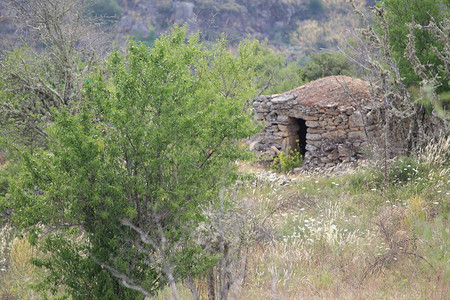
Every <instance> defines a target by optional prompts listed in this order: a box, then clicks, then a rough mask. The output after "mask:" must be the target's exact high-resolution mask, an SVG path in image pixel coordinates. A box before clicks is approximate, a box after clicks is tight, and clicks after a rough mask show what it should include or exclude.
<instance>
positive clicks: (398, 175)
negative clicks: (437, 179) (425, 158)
mask: <svg viewBox="0 0 450 300" xmlns="http://www.w3.org/2000/svg"><path fill="white" fill-rule="evenodd" d="M427 173H428V168H426V166H425V165H424V164H421V163H420V162H419V161H418V160H417V159H415V158H412V157H408V156H405V157H401V158H400V159H398V160H396V161H395V162H394V164H393V165H392V166H391V168H390V171H389V175H388V179H389V182H390V183H393V184H403V183H408V182H411V181H412V180H414V179H416V178H418V177H422V178H426V177H427Z"/></svg>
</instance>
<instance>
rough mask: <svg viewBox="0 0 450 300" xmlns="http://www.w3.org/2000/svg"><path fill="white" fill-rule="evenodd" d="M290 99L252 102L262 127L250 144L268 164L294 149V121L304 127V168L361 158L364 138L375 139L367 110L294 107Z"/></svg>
mask: <svg viewBox="0 0 450 300" xmlns="http://www.w3.org/2000/svg"><path fill="white" fill-rule="evenodd" d="M293 100H294V96H289V95H281V96H280V95H275V96H260V97H258V98H256V99H254V103H253V107H254V109H255V116H256V118H257V119H258V120H259V121H260V122H261V123H262V124H264V126H265V129H264V130H263V132H262V133H261V134H260V135H259V136H258V137H256V138H255V139H254V141H253V142H252V143H251V149H254V150H257V151H260V152H262V153H263V154H264V155H265V157H268V158H269V160H270V159H271V158H273V157H274V156H276V155H277V154H278V153H279V152H280V151H285V152H288V151H289V149H290V148H291V149H292V148H296V145H297V140H298V138H299V137H298V130H299V125H298V120H297V119H303V120H305V121H306V122H305V124H306V127H307V134H306V152H305V155H304V164H305V165H307V166H311V167H332V166H334V165H336V164H339V163H346V162H352V161H355V160H356V159H358V158H360V157H362V156H363V154H364V151H365V148H366V147H367V140H368V138H370V139H371V138H373V137H375V136H376V135H377V132H378V130H377V129H378V127H377V125H376V124H377V119H376V115H375V114H371V113H370V111H371V110H370V108H369V107H360V108H359V109H358V110H357V109H356V108H354V107H352V106H350V105H346V106H338V105H336V104H335V105H328V106H325V107H317V106H302V105H298V103H297V104H296V103H295V101H293Z"/></svg>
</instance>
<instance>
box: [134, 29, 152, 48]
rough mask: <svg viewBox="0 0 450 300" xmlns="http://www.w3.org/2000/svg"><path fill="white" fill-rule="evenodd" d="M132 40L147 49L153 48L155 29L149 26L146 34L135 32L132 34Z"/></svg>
mask: <svg viewBox="0 0 450 300" xmlns="http://www.w3.org/2000/svg"><path fill="white" fill-rule="evenodd" d="M133 38H134V40H136V41H138V42H142V43H143V44H144V45H146V46H148V47H153V45H154V44H155V40H156V38H157V34H156V30H155V27H153V26H152V25H151V24H149V25H148V32H147V33H144V32H142V31H137V32H135V33H134V36H133Z"/></svg>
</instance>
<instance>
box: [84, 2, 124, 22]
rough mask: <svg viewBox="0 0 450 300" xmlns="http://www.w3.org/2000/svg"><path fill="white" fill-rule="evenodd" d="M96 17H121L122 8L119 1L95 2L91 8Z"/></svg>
mask: <svg viewBox="0 0 450 300" xmlns="http://www.w3.org/2000/svg"><path fill="white" fill-rule="evenodd" d="M91 10H92V12H93V13H94V14H95V15H96V16H101V17H110V18H114V17H117V16H120V14H121V13H122V8H121V7H120V5H119V3H118V2H117V0H95V1H94V2H93V4H92V6H91Z"/></svg>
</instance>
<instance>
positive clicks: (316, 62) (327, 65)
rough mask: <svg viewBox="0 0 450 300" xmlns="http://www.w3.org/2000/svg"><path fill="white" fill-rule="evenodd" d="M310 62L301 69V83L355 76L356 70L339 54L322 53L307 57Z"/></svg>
mask: <svg viewBox="0 0 450 300" xmlns="http://www.w3.org/2000/svg"><path fill="white" fill-rule="evenodd" d="M309 58H310V61H309V62H308V63H306V64H305V66H304V67H303V68H302V69H301V79H302V80H303V81H306V82H308V81H313V80H316V79H319V78H323V77H326V76H332V75H349V76H352V75H355V73H356V70H355V68H354V67H353V66H352V65H351V63H350V62H349V61H348V60H347V59H346V57H345V56H344V55H342V54H340V53H333V52H327V51H322V52H318V53H313V54H311V55H310V56H309Z"/></svg>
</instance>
